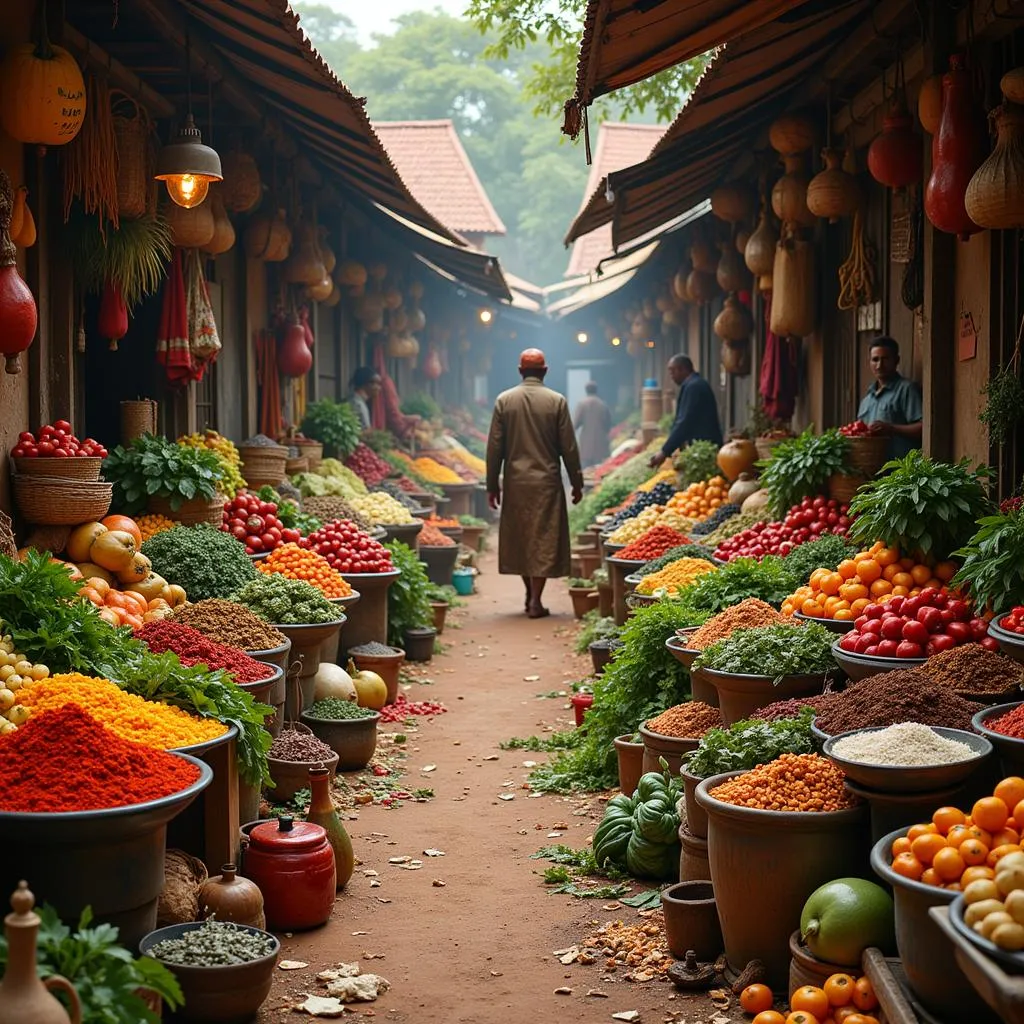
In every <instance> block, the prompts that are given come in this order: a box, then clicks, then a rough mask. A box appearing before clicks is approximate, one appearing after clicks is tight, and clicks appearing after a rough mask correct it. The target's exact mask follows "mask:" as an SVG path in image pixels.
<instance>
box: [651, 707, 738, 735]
mask: <svg viewBox="0 0 1024 1024" xmlns="http://www.w3.org/2000/svg"><path fill="white" fill-rule="evenodd" d="M721 724H722V715H721V712H720V711H719V710H718V708H713V707H712V706H711V705H710V704H704V703H703V702H701V701H699V700H697V701H687V703H685V704H677V705H676V706H675V707H674V708H669V709H668V710H667V711H662V713H661V714H660V715H658V716H657V717H656V718H651V719H648V721H647V728H648V729H649V730H650V731H651V732H655V733H657V734H658V735H659V736H674V737H679V738H689V739H700V738H701V736H703V735H704V733H706V732H707V731H708V730H709V729H717V728H718V727H720V726H721Z"/></svg>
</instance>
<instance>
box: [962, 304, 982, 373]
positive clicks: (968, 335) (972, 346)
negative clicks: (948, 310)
mask: <svg viewBox="0 0 1024 1024" xmlns="http://www.w3.org/2000/svg"><path fill="white" fill-rule="evenodd" d="M977 355H978V328H977V327H975V326H974V317H973V315H972V314H971V313H970V311H967V310H965V311H964V312H962V313H961V314H960V336H959V339H958V347H957V358H958V359H959V360H960V362H961V363H964V362H966V361H967V360H969V359H974V358H976V356H977Z"/></svg>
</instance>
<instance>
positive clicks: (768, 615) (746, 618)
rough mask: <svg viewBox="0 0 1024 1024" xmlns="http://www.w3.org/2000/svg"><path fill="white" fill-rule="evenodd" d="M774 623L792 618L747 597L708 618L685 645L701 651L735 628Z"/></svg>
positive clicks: (722, 638)
mask: <svg viewBox="0 0 1024 1024" xmlns="http://www.w3.org/2000/svg"><path fill="white" fill-rule="evenodd" d="M776 623H779V624H782V625H792V624H793V620H792V619H791V618H789V616H787V615H783V614H782V613H781V612H777V611H776V610H775V609H774V608H773V607H772V606H771V605H770V604H766V603H765V602H764V601H761V600H759V599H758V598H756V597H748V598H747V599H746V600H745V601H740V603H739V604H734V605H733V606H732V607H731V608H726V609H725V611H723V612H719V613H718V614H717V615H716V616H715V617H714V618H713V619H708V621H707V622H705V623H704V625H703V626H701V627H700V629H698V630H697V632H696V633H693V634H692V635H691V636H690V638H689V640H687V641H686V646H687V647H689V648H690V649H691V650H695V651H703V650H704V648H705V647H710V646H711V645H712V644H713V643H714V642H715V641H716V640H724V639H725V638H726V637H727V636H731V635H732V633H733V631H734V630H737V629H754V628H756V627H758V626H773V625H775V624H776Z"/></svg>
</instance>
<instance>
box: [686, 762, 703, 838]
mask: <svg viewBox="0 0 1024 1024" xmlns="http://www.w3.org/2000/svg"><path fill="white" fill-rule="evenodd" d="M689 760H690V755H687V756H686V757H684V758H683V763H682V766H681V767H680V769H679V775H680V777H681V778H682V780H683V806H684V807H685V808H686V827H687V828H688V829H689V830H690V832H691V833H692V834H693V835H695V836H697V837H698V838H700V839H707V837H708V815H707V811H705V810H704V807H703V806H702V805H701V804H700V803H699V802H698V801H697V787H698V786H699V785H700V784H701V783H702V782H703V781H704V779H703V777H702V776H700V775H694V774H693V773H692V772H689V771H687V762H688V761H689Z"/></svg>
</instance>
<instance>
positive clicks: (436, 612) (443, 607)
mask: <svg viewBox="0 0 1024 1024" xmlns="http://www.w3.org/2000/svg"><path fill="white" fill-rule="evenodd" d="M450 594H451V592H450V591H449V590H448V588H447V587H439V586H438V585H437V584H436V583H430V584H428V585H427V601H428V603H429V604H430V611H431V613H432V615H433V625H434V629H436V630H437V635H438V636H440V635H441V634H442V633H443V632H444V621H445V618H446V616H447V615H448V609H449V608H450V607H452V599H451V596H450Z"/></svg>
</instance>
